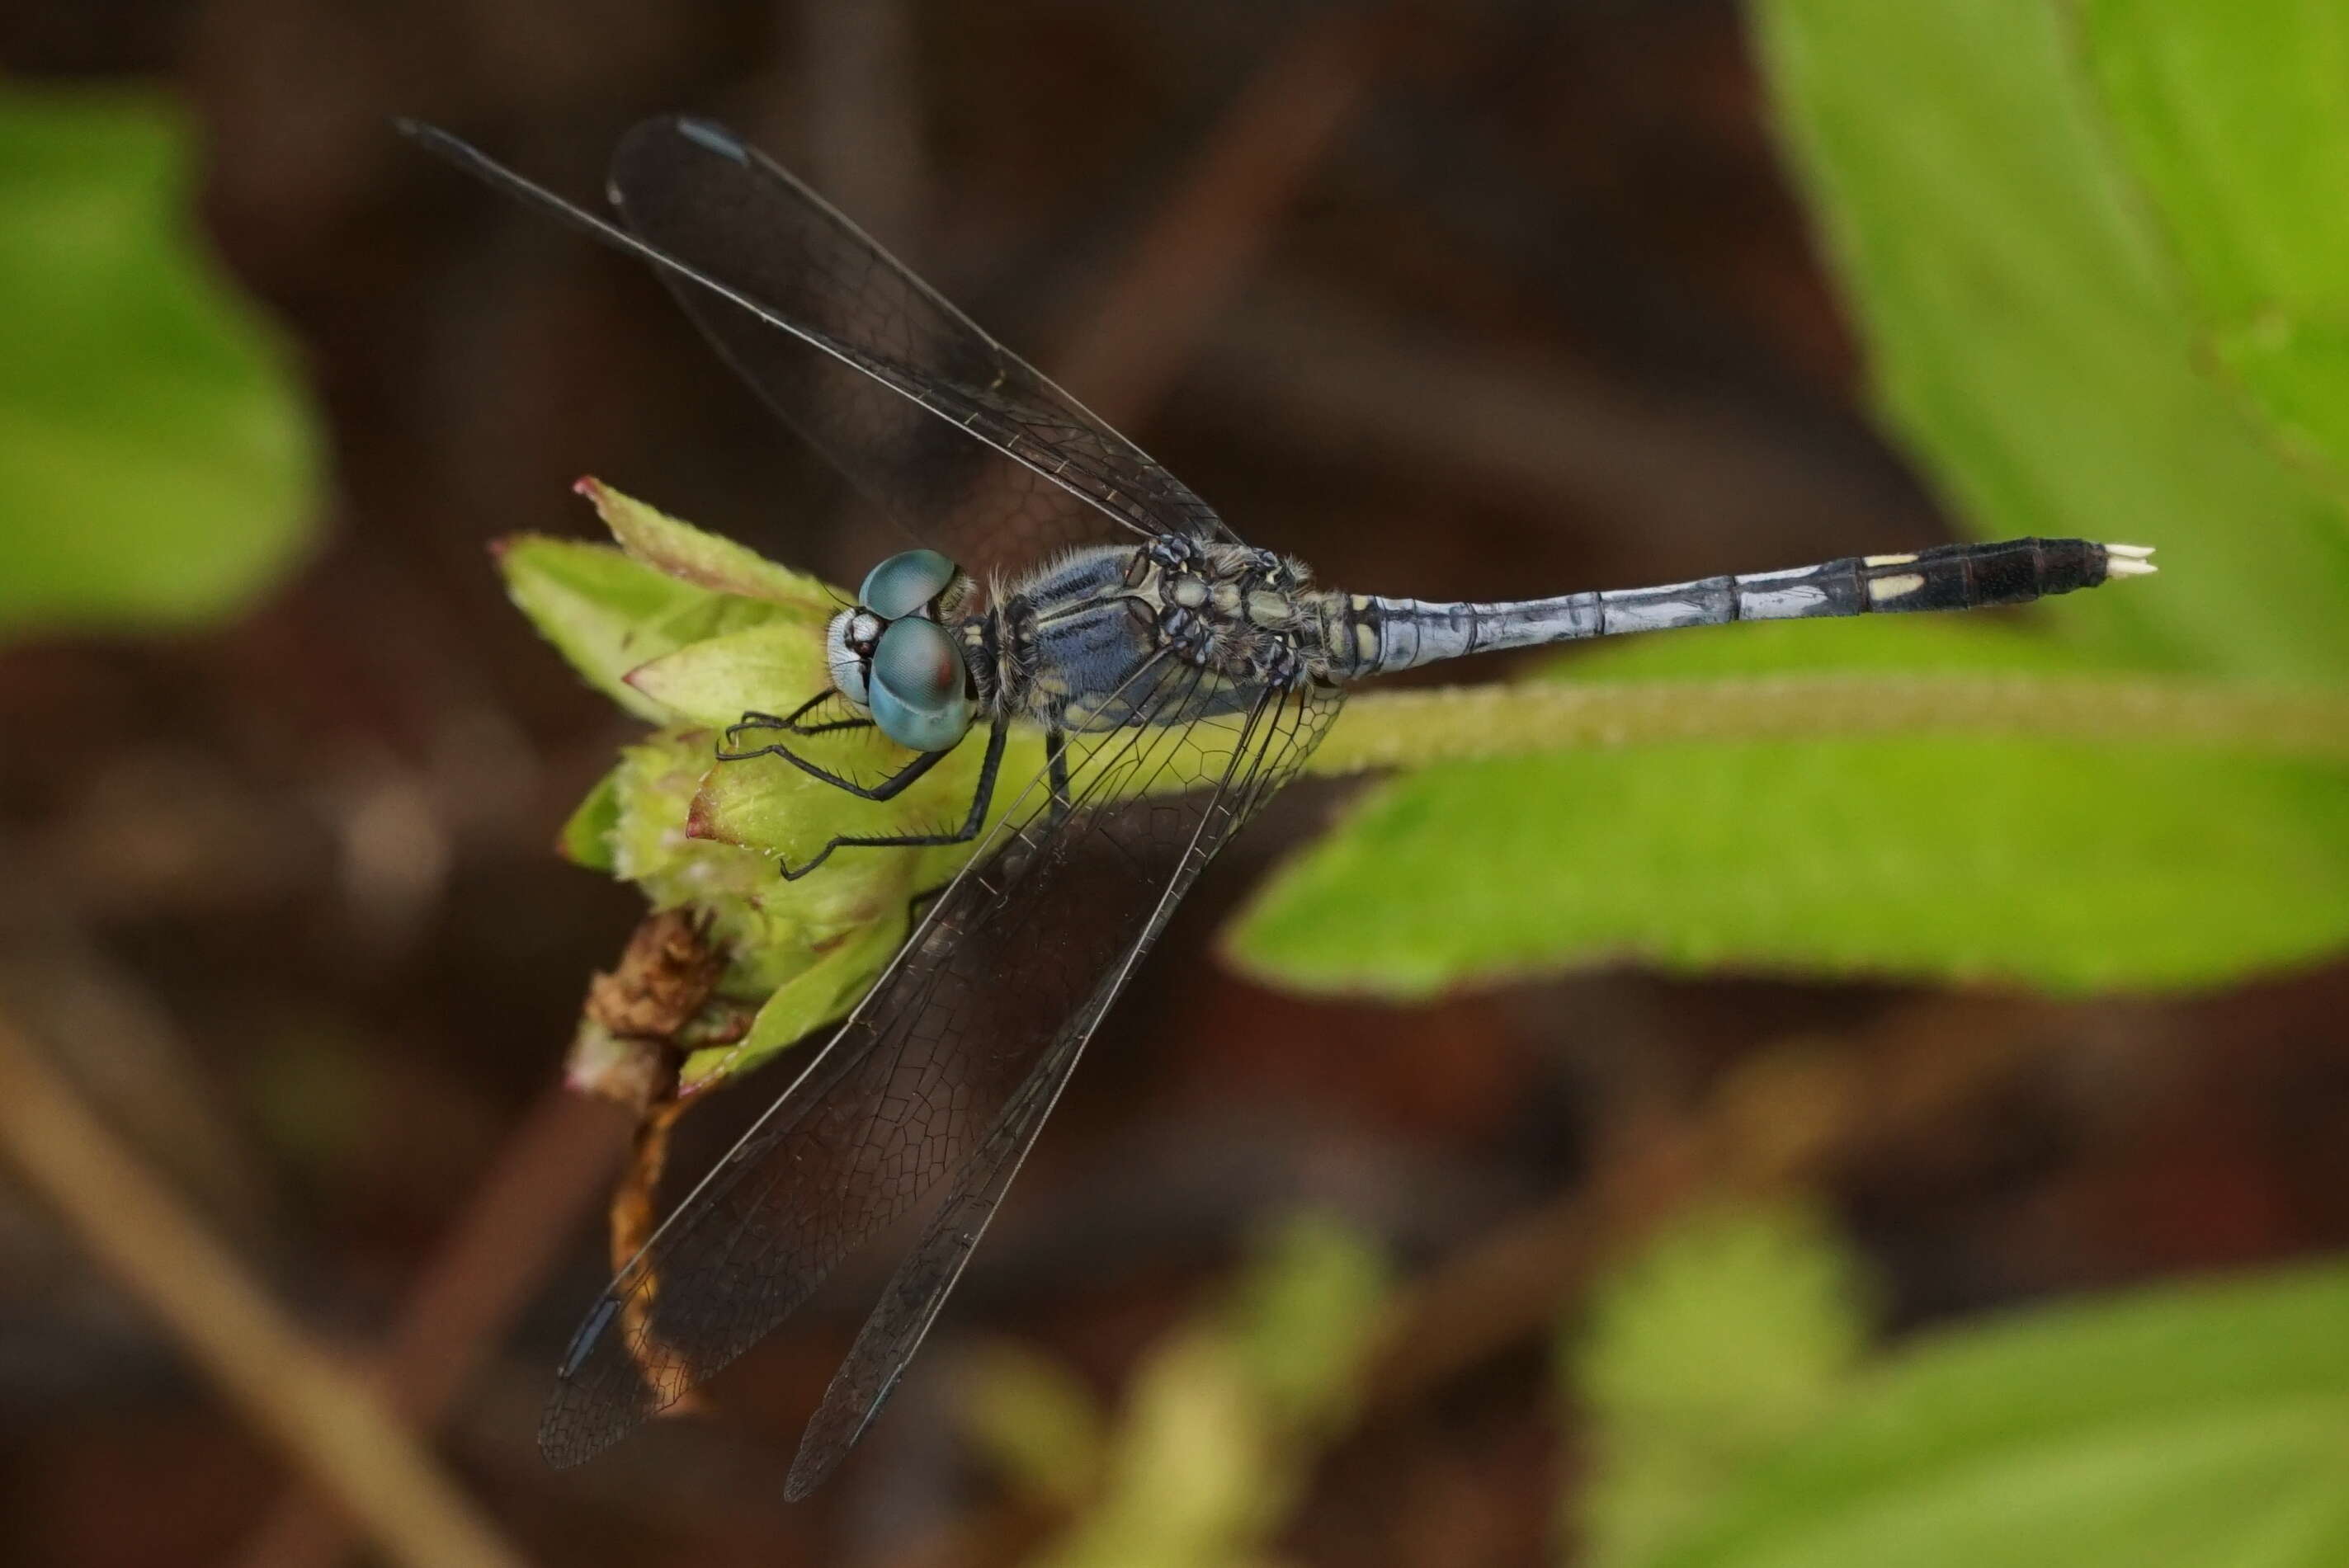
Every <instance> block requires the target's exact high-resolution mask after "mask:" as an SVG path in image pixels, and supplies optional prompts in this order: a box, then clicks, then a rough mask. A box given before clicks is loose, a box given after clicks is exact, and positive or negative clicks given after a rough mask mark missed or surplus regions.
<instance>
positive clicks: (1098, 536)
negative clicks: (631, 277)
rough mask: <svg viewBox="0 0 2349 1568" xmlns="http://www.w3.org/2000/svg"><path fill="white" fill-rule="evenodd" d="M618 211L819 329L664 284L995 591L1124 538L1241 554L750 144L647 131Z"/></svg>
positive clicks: (687, 128) (769, 305)
mask: <svg viewBox="0 0 2349 1568" xmlns="http://www.w3.org/2000/svg"><path fill="white" fill-rule="evenodd" d="M611 195H612V200H613V201H614V202H615V204H616V205H617V206H618V208H619V210H620V212H621V214H622V216H623V217H624V218H625V219H626V222H627V225H628V227H629V228H630V229H632V230H633V231H635V232H636V233H637V234H638V235H640V236H641V237H642V238H644V239H645V240H647V241H648V242H651V243H652V244H654V245H656V246H657V247H659V248H660V249H661V250H662V251H664V252H666V253H668V254H670V255H673V256H675V257H677V258H678V259H679V260H680V261H683V262H684V263H687V264H688V265H689V266H691V267H693V268H694V269H696V270H698V271H699V272H701V273H705V274H707V275H708V276H709V277H711V278H713V279H715V280H717V281H718V282H719V283H720V284H724V285H726V286H727V287H728V288H729V289H731V290H732V291H734V292H735V293H737V294H740V295H742V296H744V297H745V298H748V299H750V300H754V301H757V302H758V303H759V304H761V305H763V306H765V307H766V309H767V310H768V312H769V313H770V314H771V315H774V316H778V317H781V318H783V319H784V320H787V321H789V322H791V323H792V324H794V325H795V326H796V327H798V328H800V329H803V333H804V335H803V336H797V337H795V336H794V335H792V334H791V333H789V332H785V331H779V330H777V328H776V327H775V326H774V325H772V324H771V322H770V321H767V320H762V319H761V317H760V316H759V315H756V314H754V313H752V312H751V311H749V310H746V309H744V308H743V307H742V305H741V304H738V303H736V302H735V301H734V300H731V299H729V298H728V297H727V296H726V295H725V294H721V293H719V292H718V291H716V290H713V289H709V288H706V287H702V286H700V285H698V284H695V283H694V282H692V281H691V280H689V279H688V278H686V277H684V276H682V275H679V274H678V273H674V272H666V271H665V272H664V273H663V277H664V281H666V282H667V284H668V285H669V288H670V290H671V291H672V292H673V293H674V294H676V295H677V297H678V302H679V303H680V304H682V305H683V306H684V307H685V310H686V313H687V314H688V315H691V316H692V317H693V319H694V320H695V321H696V322H697V323H698V325H700V327H701V329H702V331H703V332H704V333H705V334H707V335H709V339H710V341H711V342H712V343H714V344H715V345H716V346H717V347H718V350H719V353H721V354H722V355H724V356H726V358H727V359H728V360H729V361H730V362H731V363H732V365H733V366H734V367H735V368H736V369H737V370H738V371H740V373H741V375H742V377H744V379H746V380H748V381H749V382H750V385H751V386H753V387H756V388H757V389H758V390H759V392H760V393H761V395H762V396H763V397H765V398H766V400H767V401H768V403H770V404H771V405H772V406H773V407H774V408H775V409H776V411H777V412H778V413H780V414H781V415H782V417H783V418H784V419H785V420H787V421H788V422H789V423H791V424H792V426H793V427H794V428H797V429H798V430H799V431H800V432H801V433H802V435H803V436H805V437H806V438H807V439H808V440H809V441H810V442H812V444H813V445H814V446H815V447H816V448H817V449H819V450H820V451H822V452H823V453H824V454H825V455H826V456H827V457H828V458H830V459H831V460H832V461H833V463H834V464H835V465H836V466H838V467H839V468H840V469H842V470H843V472H844V473H846V474H847V475H848V477H849V478H850V479H851V480H853V481H854V483H855V484H856V485H857V486H858V488H859V489H861V490H863V491H864V493H865V494H866V496H867V497H868V498H870V499H871V500H874V502H875V503H876V504H878V505H879V506H880V507H881V508H882V509H883V510H884V511H887V512H889V513H890V514H892V515H893V516H895V518H896V519H897V520H898V521H900V522H901V523H903V524H905V526H906V527H908V528H910V529H912V530H914V531H916V533H917V534H919V535H920V536H921V537H922V538H923V540H924V542H926V543H930V544H933V545H935V546H936V547H937V548H938V549H941V550H943V551H945V552H947V553H948V554H949V555H951V556H953V557H954V558H955V559H956V560H957V562H960V563H961V564H962V565H963V567H964V568H965V569H966V570H968V571H969V572H971V573H973V575H975V576H977V577H978V578H979V579H980V580H981V581H982V582H984V581H986V580H987V578H988V576H989V575H990V574H992V573H1011V572H1016V571H1018V570H1019V569H1021V568H1024V567H1028V566H1032V565H1034V564H1036V563H1038V562H1040V561H1042V560H1043V559H1045V558H1046V557H1048V556H1050V554H1051V553H1053V552H1055V551H1057V550H1059V549H1061V548H1062V547H1065V546H1068V545H1072V544H1081V543H1093V542H1100V541H1101V540H1102V539H1105V538H1111V537H1115V536H1120V535H1123V536H1126V537H1131V536H1132V534H1133V533H1135V532H1139V533H1145V534H1147V533H1163V532H1174V533H1185V534H1191V535H1195V536H1198V537H1202V538H1216V539H1223V540H1228V539H1229V538H1230V535H1229V533H1228V531H1226V530H1225V529H1224V527H1223V525H1222V523H1221V522H1220V521H1217V519H1216V514H1215V512H1214V511H1213V510H1212V509H1210V508H1209V507H1208V506H1207V504H1206V502H1204V501H1202V500H1200V499H1199V498H1198V497H1197V496H1195V495H1194V494H1192V493H1191V491H1190V490H1188V489H1186V488H1185V486H1184V485H1183V484H1182V483H1181V482H1180V481H1179V480H1176V479H1175V478H1174V476H1173V475H1171V474H1169V473H1168V472H1167V471H1166V470H1165V469H1163V468H1161V467H1159V466H1158V464H1157V463H1155V462H1154V461H1152V460H1151V459H1150V458H1149V457H1147V456H1146V455H1144V454H1143V451H1142V450H1141V449H1139V448H1137V447H1135V446H1134V445H1133V443H1132V442H1131V441H1128V440H1127V439H1126V438H1124V437H1123V436H1120V435H1119V434H1117V433H1116V432H1115V431H1114V430H1112V429H1111V428H1109V427H1108V426H1107V425H1105V424H1103V423H1102V422H1101V421H1100V420H1099V419H1097V418H1094V417H1093V416H1092V414H1090V413H1089V412H1087V411H1086V410H1085V409H1084V408H1083V407H1082V406H1081V405H1080V404H1078V403H1077V402H1076V400H1075V399H1073V398H1071V397H1069V395H1068V394H1067V393H1065V392H1062V391H1061V389H1060V388H1059V387H1055V386H1053V385H1052V383H1051V382H1050V381H1048V380H1046V379H1045V378H1044V377H1043V376H1041V375H1040V374H1039V373H1038V372H1037V371H1036V370H1035V369H1034V368H1033V367H1031V366H1029V365H1028V363H1027V362H1026V361H1024V360H1022V359H1021V358H1020V357H1019V356H1017V355H1015V354H1013V353H1011V352H1010V351H1009V349H1007V348H1005V347H1004V346H1002V345H1000V344H999V343H997V342H996V341H995V340H994V339H993V338H991V337H989V336H988V335H987V334H986V333H984V332H981V331H980V330H979V329H978V327H977V326H976V325H973V324H972V323H971V321H970V320H969V318H968V317H967V316H965V315H963V314H962V313H961V312H960V311H958V310H957V309H956V308H955V307H954V306H953V305H951V304H947V302H946V301H945V300H944V299H943V298H941V297H940V296H939V295H938V294H936V293H935V292H934V291H932V290H931V288H930V287H929V286H928V285H927V284H924V283H923V282H922V281H921V280H920V279H918V278H916V277H915V276H914V274H913V273H910V272H908V271H906V269H905V267H904V266H903V265H902V264H900V263H898V262H897V260H896V259H895V257H893V256H891V255H890V254H889V253H887V252H886V251H884V250H883V249H882V248H881V247H880V246H879V245H877V244H875V243H874V242H873V241H872V240H871V239H870V238H868V237H867V236H866V235H865V234H864V232H863V231H862V230H860V229H858V228H857V227H856V226H855V225H854V223H851V222H849V221H848V220H847V219H846V218H844V217H843V216H842V215H841V214H840V213H839V212H837V211H834V210H833V208H832V207H831V205H830V204H828V203H827V202H825V201H823V198H822V197H820V196H818V195H816V194H815V193H814V192H813V191H810V190H809V189H808V188H807V187H806V186H804V185H802V184H801V183H800V181H798V180H797V179H795V178H793V177H792V175H791V174H790V173H788V172H787V171H785V170H783V169H782V168H781V167H780V166H779V165H777V164H775V163H773V162H771V161H770V160H768V159H767V158H765V157H764V156H762V155H761V154H760V153H758V152H756V151H754V150H751V149H750V148H749V147H747V146H746V145H744V144H743V143H742V142H741V141H740V140H739V139H736V138H735V137H734V136H733V134H732V133H731V132H730V131H727V130H725V129H721V128H719V127H718V126H714V125H711V124H710V123H709V122H708V121H705V120H695V119H676V118H666V119H653V120H647V121H646V122H645V123H643V124H641V125H639V126H637V127H636V129H634V130H632V131H630V132H629V133H628V134H627V136H626V137H625V138H624V139H622V140H621V142H620V146H619V150H618V151H617V152H616V153H615V154H614V155H613V160H612V173H611ZM973 438H976V439H973Z"/></svg>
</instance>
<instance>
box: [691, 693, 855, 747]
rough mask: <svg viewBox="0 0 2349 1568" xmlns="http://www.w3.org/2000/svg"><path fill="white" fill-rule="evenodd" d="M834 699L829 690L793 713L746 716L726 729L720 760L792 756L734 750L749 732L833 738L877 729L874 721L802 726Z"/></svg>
mask: <svg viewBox="0 0 2349 1568" xmlns="http://www.w3.org/2000/svg"><path fill="white" fill-rule="evenodd" d="M832 696H833V689H832V688H831V687H830V686H826V687H825V688H824V689H823V690H822V691H820V692H818V693H816V694H815V695H814V696H812V697H810V698H808V699H807V701H805V702H803V703H802V704H800V705H799V707H795V708H793V709H792V711H791V712H789V713H785V714H772V713H761V712H759V711H758V710H756V709H755V708H754V709H752V710H750V712H747V713H745V714H744V715H743V716H742V717H740V718H739V719H736V720H735V721H734V722H733V723H732V724H730V725H728V726H727V727H726V736H725V738H724V739H723V740H721V741H719V744H718V760H719V761H720V762H744V761H748V760H749V759H750V758H753V757H764V756H767V755H768V754H769V753H774V754H776V755H779V756H788V755H790V754H789V753H788V752H785V751H783V750H782V749H781V748H780V747H775V746H761V747H759V748H755V749H753V750H750V751H737V750H736V749H734V747H735V744H736V743H735V737H736V736H738V735H740V734H741V733H742V732H743V731H744V730H746V729H780V730H781V731H782V732H783V733H784V734H786V735H830V734H833V732H835V731H837V730H843V729H870V728H872V727H873V721H872V720H871V719H869V718H835V719H832V720H830V721H828V722H826V723H823V724H802V723H801V722H800V720H801V719H802V718H804V717H807V716H808V715H809V714H811V713H812V712H814V711H815V710H816V709H817V708H819V707H823V705H824V703H825V702H826V701H828V700H829V699H830V698H831V697H832Z"/></svg>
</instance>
